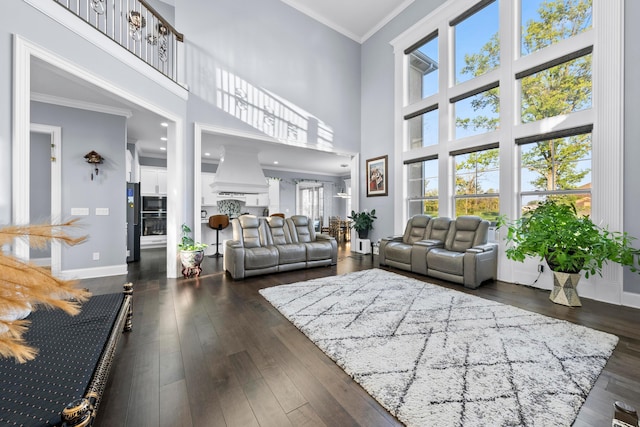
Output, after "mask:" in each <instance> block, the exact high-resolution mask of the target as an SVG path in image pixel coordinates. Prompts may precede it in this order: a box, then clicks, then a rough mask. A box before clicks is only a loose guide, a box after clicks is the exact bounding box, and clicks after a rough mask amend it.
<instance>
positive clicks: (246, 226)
mask: <svg viewBox="0 0 640 427" xmlns="http://www.w3.org/2000/svg"><path fill="white" fill-rule="evenodd" d="M231 225H232V227H233V240H228V241H227V242H226V244H225V252H224V268H225V270H226V271H228V272H229V273H230V274H231V277H233V278H234V279H243V278H245V277H249V276H256V275H259V274H269V273H277V272H279V271H288V270H295V269H300V268H308V267H317V266H327V265H335V264H336V263H337V261H338V245H337V243H336V240H335V238H333V237H331V236H327V235H324V234H319V233H318V234H316V232H315V230H314V229H313V224H312V222H311V221H310V220H309V218H307V217H306V216H302V215H294V216H292V217H291V218H287V219H284V218H280V217H275V216H274V217H269V218H258V217H256V216H255V215H242V216H240V217H238V218H234V219H233V220H232V221H231Z"/></svg>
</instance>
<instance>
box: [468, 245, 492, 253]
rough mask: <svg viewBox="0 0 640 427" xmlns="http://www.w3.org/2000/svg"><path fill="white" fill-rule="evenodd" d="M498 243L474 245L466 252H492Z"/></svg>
mask: <svg viewBox="0 0 640 427" xmlns="http://www.w3.org/2000/svg"><path fill="white" fill-rule="evenodd" d="M497 247H498V245H496V244H495V243H485V244H484V245H478V246H474V247H472V248H469V249H467V250H466V252H470V253H481V252H490V251H495V250H496V248H497Z"/></svg>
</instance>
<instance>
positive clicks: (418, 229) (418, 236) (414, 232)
mask: <svg viewBox="0 0 640 427" xmlns="http://www.w3.org/2000/svg"><path fill="white" fill-rule="evenodd" d="M430 220H431V217H430V216H429V215H415V216H413V217H411V218H410V219H409V221H408V222H407V226H406V228H405V230H404V235H403V236H402V242H403V243H406V244H412V243H415V242H418V241H420V240H423V239H424V238H425V233H426V231H427V226H428V225H429V221H430Z"/></svg>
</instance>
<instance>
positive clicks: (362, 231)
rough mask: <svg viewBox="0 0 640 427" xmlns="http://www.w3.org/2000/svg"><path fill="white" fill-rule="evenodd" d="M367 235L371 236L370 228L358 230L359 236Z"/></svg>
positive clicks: (363, 237) (364, 237)
mask: <svg viewBox="0 0 640 427" xmlns="http://www.w3.org/2000/svg"><path fill="white" fill-rule="evenodd" d="M367 237H369V230H368V229H365V230H358V238H360V239H366V238H367Z"/></svg>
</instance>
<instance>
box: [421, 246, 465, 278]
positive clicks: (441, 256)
mask: <svg viewBox="0 0 640 427" xmlns="http://www.w3.org/2000/svg"><path fill="white" fill-rule="evenodd" d="M427 267H428V269H429V270H432V269H433V270H438V271H441V272H443V273H449V274H454V275H456V276H462V275H463V273H464V252H454V251H448V250H446V249H443V248H434V249H431V250H430V251H429V252H427Z"/></svg>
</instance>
